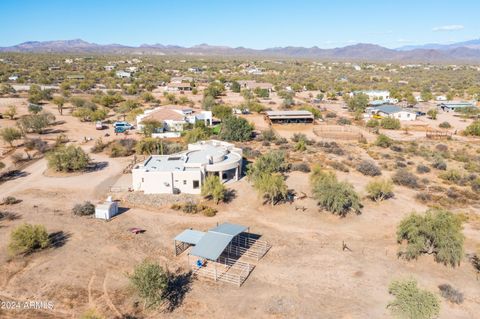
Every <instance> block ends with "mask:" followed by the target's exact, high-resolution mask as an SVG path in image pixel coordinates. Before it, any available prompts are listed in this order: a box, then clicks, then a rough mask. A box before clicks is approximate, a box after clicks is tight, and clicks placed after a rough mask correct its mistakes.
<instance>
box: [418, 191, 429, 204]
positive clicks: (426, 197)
mask: <svg viewBox="0 0 480 319" xmlns="http://www.w3.org/2000/svg"><path fill="white" fill-rule="evenodd" d="M415 198H416V199H417V200H419V201H420V202H422V203H427V202H429V201H431V200H432V195H430V194H429V193H427V192H419V193H417V194H416V195H415Z"/></svg>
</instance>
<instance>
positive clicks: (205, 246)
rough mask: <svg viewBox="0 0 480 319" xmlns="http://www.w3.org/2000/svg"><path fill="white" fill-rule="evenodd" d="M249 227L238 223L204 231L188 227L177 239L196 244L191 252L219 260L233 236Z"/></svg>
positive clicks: (224, 224) (225, 224)
mask: <svg viewBox="0 0 480 319" xmlns="http://www.w3.org/2000/svg"><path fill="white" fill-rule="evenodd" d="M247 229H248V227H246V226H243V225H238V224H231V223H223V224H220V225H217V226H216V227H214V228H212V229H210V230H209V231H208V232H206V233H204V232H201V231H197V230H191V229H186V230H184V231H183V232H182V233H180V234H179V235H177V237H175V240H178V241H181V242H184V243H188V244H192V245H195V246H193V248H192V250H191V251H190V254H191V255H193V256H197V257H202V258H206V259H209V260H217V259H218V257H220V255H221V254H222V253H223V251H224V250H225V248H227V246H228V245H229V244H230V242H231V241H232V240H233V238H234V237H235V236H237V235H239V234H241V233H242V232H244V231H245V230H247Z"/></svg>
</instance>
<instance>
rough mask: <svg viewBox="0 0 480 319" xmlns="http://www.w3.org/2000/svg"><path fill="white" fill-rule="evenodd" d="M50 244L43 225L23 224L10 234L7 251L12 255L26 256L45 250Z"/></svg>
mask: <svg viewBox="0 0 480 319" xmlns="http://www.w3.org/2000/svg"><path fill="white" fill-rule="evenodd" d="M49 244H50V240H49V238H48V233H47V230H46V229H45V226H43V225H32V224H23V225H20V226H18V227H17V228H15V229H14V230H13V231H12V233H11V234H10V243H9V245H8V250H9V252H10V253H11V254H13V255H18V254H28V253H31V252H34V251H35V250H39V249H44V248H47V247H48V246H49Z"/></svg>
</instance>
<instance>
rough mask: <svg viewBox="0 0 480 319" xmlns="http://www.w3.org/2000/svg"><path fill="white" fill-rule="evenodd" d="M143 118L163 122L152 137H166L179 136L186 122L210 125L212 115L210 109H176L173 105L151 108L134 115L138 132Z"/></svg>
mask: <svg viewBox="0 0 480 319" xmlns="http://www.w3.org/2000/svg"><path fill="white" fill-rule="evenodd" d="M145 120H155V121H158V122H161V123H163V127H162V128H161V130H160V131H159V132H157V133H154V134H153V135H152V137H159V138H168V137H180V135H181V132H183V130H184V127H185V125H186V124H195V123H197V122H200V121H202V122H204V123H205V125H206V126H210V125H212V121H213V115H212V112H211V111H199V112H197V111H194V110H192V109H188V108H184V109H178V108H176V107H175V106H161V107H157V108H154V109H152V110H146V111H145V112H144V113H143V114H140V115H137V117H136V122H137V125H136V128H137V130H138V131H139V132H142V131H143V128H144V125H143V121H145Z"/></svg>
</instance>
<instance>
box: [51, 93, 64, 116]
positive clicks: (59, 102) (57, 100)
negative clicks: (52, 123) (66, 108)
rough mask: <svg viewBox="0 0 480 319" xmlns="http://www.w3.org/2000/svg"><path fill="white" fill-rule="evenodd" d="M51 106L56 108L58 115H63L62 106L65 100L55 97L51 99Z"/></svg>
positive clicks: (61, 97)
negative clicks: (53, 105)
mask: <svg viewBox="0 0 480 319" xmlns="http://www.w3.org/2000/svg"><path fill="white" fill-rule="evenodd" d="M53 104H55V105H56V106H57V109H58V113H60V115H62V114H63V105H64V104H65V98H64V97H63V96H56V97H54V98H53Z"/></svg>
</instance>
